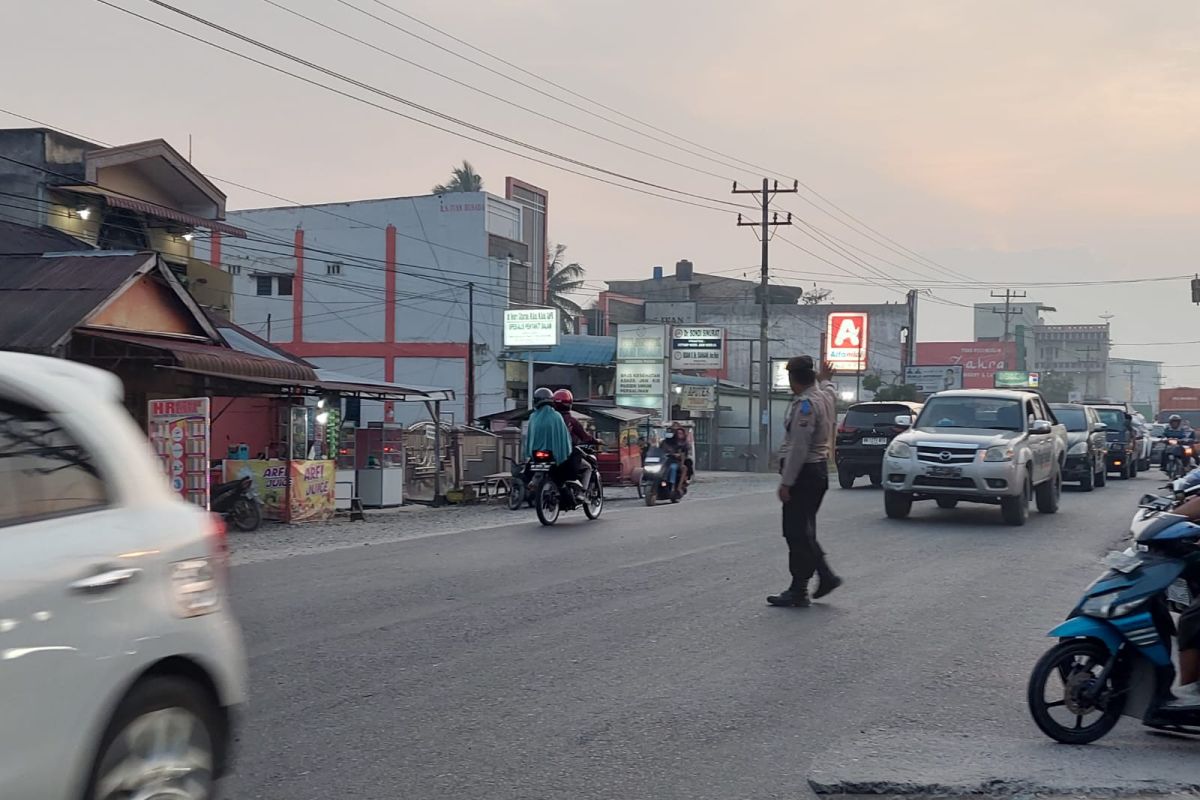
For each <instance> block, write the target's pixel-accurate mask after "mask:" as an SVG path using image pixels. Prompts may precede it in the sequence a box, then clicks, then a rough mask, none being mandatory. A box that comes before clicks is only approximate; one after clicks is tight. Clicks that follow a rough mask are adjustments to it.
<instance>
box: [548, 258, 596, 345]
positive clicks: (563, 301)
mask: <svg viewBox="0 0 1200 800" xmlns="http://www.w3.org/2000/svg"><path fill="white" fill-rule="evenodd" d="M566 252H567V246H566V245H565V244H556V245H554V257H553V258H552V259H550V268H549V272H548V274H547V277H546V302H547V303H549V304H550V305H551V306H553V307H554V308H557V309H558V316H559V321H560V324H561V325H562V332H563V333H573V332H574V331H575V322H574V320H575V318H576V317H578V316H579V315H580V314H582V313H583V308H581V307H580V305H579V304H578V303H576V302H575V301H574V300H572V299H571V298H569V297H567V295H568V294H570V293H571V292H574V291H577V290H578V289H579V288H580V287H581V286H583V276H584V274H585V273H586V272H587V270H585V269H584V268H583V267H582V266H580V265H579V264H566V263H563V254H564V253H566Z"/></svg>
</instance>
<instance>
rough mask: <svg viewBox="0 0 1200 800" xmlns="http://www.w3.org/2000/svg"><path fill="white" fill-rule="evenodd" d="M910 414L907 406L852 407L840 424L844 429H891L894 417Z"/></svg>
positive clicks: (910, 411)
mask: <svg viewBox="0 0 1200 800" xmlns="http://www.w3.org/2000/svg"><path fill="white" fill-rule="evenodd" d="M912 413H913V412H912V409H910V408H909V407H908V406H854V407H852V408H851V409H850V410H849V411H847V412H846V419H845V421H844V422H843V423H842V424H843V427H844V428H845V429H850V428H891V427H895V425H896V417H898V416H900V415H902V414H903V415H909V416H910V415H912Z"/></svg>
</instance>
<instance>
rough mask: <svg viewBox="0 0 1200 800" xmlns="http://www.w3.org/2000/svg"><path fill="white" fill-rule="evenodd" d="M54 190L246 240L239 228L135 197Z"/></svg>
mask: <svg viewBox="0 0 1200 800" xmlns="http://www.w3.org/2000/svg"><path fill="white" fill-rule="evenodd" d="M54 188H55V189H58V190H62V191H68V192H75V193H76V194H84V195H90V196H92V197H103V198H104V202H106V203H108V205H110V206H115V207H117V208H126V209H129V210H130V211H136V212H138V213H139V214H145V215H146V216H148V217H156V218H158V219H167V220H171V221H172V222H178V223H179V224H181V225H188V226H190V227H193V228H207V229H208V230H210V231H220V232H221V233H227V234H229V235H230V236H237V237H240V238H242V239H245V238H246V232H245V231H244V230H242V229H241V228H238V227H235V226H233V225H230V224H229V223H227V222H222V221H221V220H217V219H206V218H204V217H197V216H195V215H193V214H186V213H184V212H182V211H176V210H175V209H173V208H167V207H166V206H160V205H157V204H155V203H149V202H147V201H145V200H139V199H137V198H136V197H130V196H128V195H124V194H119V193H117V192H114V191H111V190H109V189H103V188H101V187H99V186H89V185H87V184H69V185H64V186H55V187H54Z"/></svg>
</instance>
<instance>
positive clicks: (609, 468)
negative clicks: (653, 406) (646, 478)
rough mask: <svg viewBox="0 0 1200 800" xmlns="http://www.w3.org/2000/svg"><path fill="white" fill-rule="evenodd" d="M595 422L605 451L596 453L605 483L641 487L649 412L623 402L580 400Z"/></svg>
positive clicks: (598, 437)
mask: <svg viewBox="0 0 1200 800" xmlns="http://www.w3.org/2000/svg"><path fill="white" fill-rule="evenodd" d="M580 405H581V407H582V408H583V409H584V410H585V411H586V412H587V414H588V416H590V417H591V418H592V420H593V422H594V425H595V429H596V438H597V439H600V440H601V441H602V442H604V445H605V449H604V452H602V453H599V454H598V455H597V456H596V460H597V462H598V465H599V468H600V478H601V480H602V481H603V482H604V485H605V486H637V487H638V488H639V489H640V488H641V477H642V448H641V444H640V442H641V441H643V440H644V439H645V437H646V427H647V424H648V423H649V420H650V412H649V411H644V410H641V409H634V408H625V407H622V406H599V405H591V404H580Z"/></svg>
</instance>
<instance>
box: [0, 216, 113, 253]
mask: <svg viewBox="0 0 1200 800" xmlns="http://www.w3.org/2000/svg"><path fill="white" fill-rule="evenodd" d="M90 249H92V246H91V245H89V244H88V243H87V242H85V241H83V240H81V239H76V238H75V237H74V236H68V235H67V234H65V233H63V232H62V231H59V230H55V229H54V228H35V227H32V226H29V225H18V224H17V223H15V222H4V221H3V220H0V255H6V256H7V255H41V254H42V253H53V252H56V251H63V250H90Z"/></svg>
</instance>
